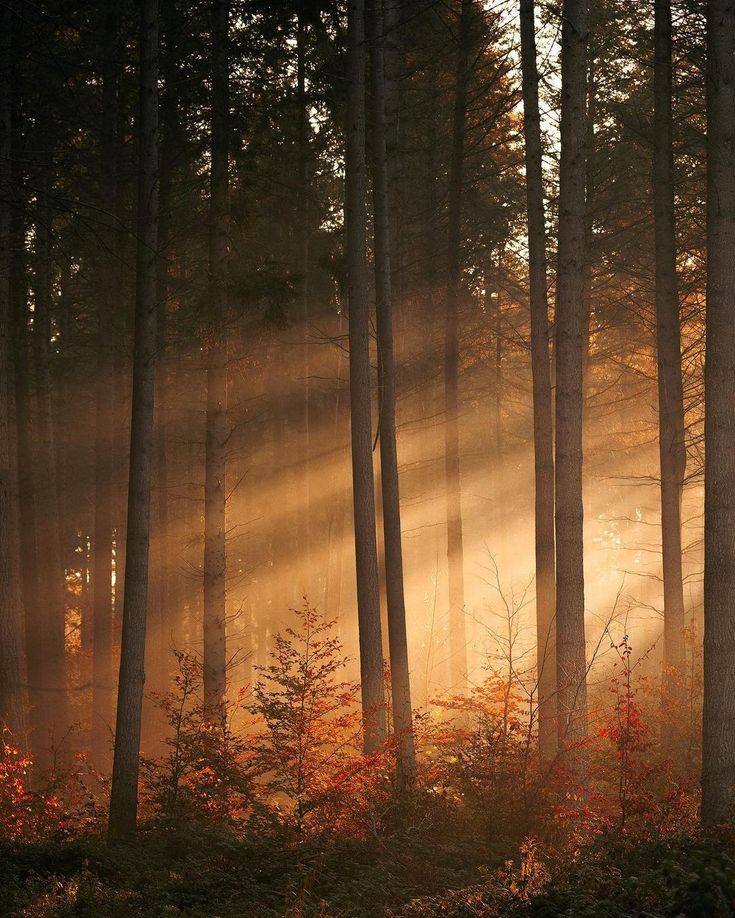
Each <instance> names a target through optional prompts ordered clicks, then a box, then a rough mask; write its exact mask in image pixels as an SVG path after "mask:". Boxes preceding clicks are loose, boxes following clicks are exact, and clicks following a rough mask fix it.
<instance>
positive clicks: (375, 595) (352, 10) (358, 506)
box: [345, 0, 386, 752]
mask: <svg viewBox="0 0 735 918" xmlns="http://www.w3.org/2000/svg"><path fill="white" fill-rule="evenodd" d="M347 79H348V95H347V151H346V202H345V210H346V214H345V216H346V222H347V243H346V244H347V282H348V299H349V318H350V324H349V345H350V427H351V435H352V497H353V508H354V520H355V565H356V575H357V616H358V629H359V644H360V677H361V682H362V712H363V727H364V731H365V736H364V741H365V750H366V752H372V751H374V750H375V748H376V747H377V746H378V745H379V744H380V742H382V740H383V739H384V738H385V736H386V716H385V704H384V701H385V698H384V690H383V645H382V637H381V623H380V587H379V582H378V550H377V540H376V533H375V485H374V481H373V454H372V412H371V397H370V389H371V385H370V317H369V306H368V277H367V252H366V235H365V233H366V227H365V220H366V213H365V196H366V187H367V181H366V179H367V176H366V164H365V3H364V0H349V2H348V5H347Z"/></svg>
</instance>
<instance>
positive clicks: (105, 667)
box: [92, 0, 120, 771]
mask: <svg viewBox="0 0 735 918" xmlns="http://www.w3.org/2000/svg"><path fill="white" fill-rule="evenodd" d="M117 35H118V19H117V4H116V3H115V2H114V0H107V3H106V4H105V9H104V23H103V42H102V55H103V58H102V59H103V64H102V124H101V131H100V133H101V137H100V141H101V142H100V166H101V181H100V207H101V211H102V213H105V214H107V215H108V216H107V219H106V220H105V228H104V232H105V236H106V243H107V246H106V248H107V251H108V252H110V253H112V254H111V256H110V257H108V258H101V259H100V262H99V281H98V288H99V291H100V300H99V306H98V311H97V379H96V391H95V459H94V479H95V500H94V540H93V545H92V551H93V562H92V563H93V569H92V603H93V610H94V611H93V616H92V620H93V624H92V761H93V762H94V764H95V766H96V767H97V768H98V769H100V770H102V771H107V770H108V769H109V765H110V748H111V735H112V717H113V710H114V697H115V689H114V679H113V673H112V668H113V664H112V528H113V522H112V494H113V477H112V472H113V468H112V456H113V428H112V419H113V412H114V401H113V363H112V358H113V354H112V348H111V345H110V324H111V321H112V316H113V314H114V310H115V299H116V297H117V296H118V291H119V289H120V287H119V272H118V270H117V255H116V253H117V252H118V232H117V219H118V216H117V200H118V140H117V120H118V101H117V93H118V81H119V63H118V55H119V49H118V39H117Z"/></svg>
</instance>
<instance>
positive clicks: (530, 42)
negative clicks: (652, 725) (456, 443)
mask: <svg viewBox="0 0 735 918" xmlns="http://www.w3.org/2000/svg"><path fill="white" fill-rule="evenodd" d="M520 13H521V69H522V73H523V137H524V140H525V149H526V156H525V159H526V207H527V216H528V267H529V293H530V308H531V376H532V380H533V451H534V482H535V490H536V494H535V504H534V521H535V536H536V541H535V549H536V667H537V679H538V689H537V690H538V730H539V752H540V755H541V760H542V761H544V762H549V761H551V760H552V759H553V758H554V755H555V754H556V727H555V723H556V694H555V692H556V620H555V616H556V574H555V561H554V429H553V421H552V401H551V369H550V364H549V303H548V297H547V278H546V219H545V215H544V185H543V168H542V148H541V118H540V115H539V101H538V82H539V79H538V69H537V63H536V25H535V16H534V0H520Z"/></svg>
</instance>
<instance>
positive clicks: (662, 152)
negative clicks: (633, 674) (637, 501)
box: [653, 0, 686, 753]
mask: <svg viewBox="0 0 735 918" xmlns="http://www.w3.org/2000/svg"><path fill="white" fill-rule="evenodd" d="M654 45H655V52H654V77H653V82H654V87H653V97H654V130H653V201H654V226H655V246H656V347H657V351H658V415H659V457H660V467H661V545H662V550H663V576H664V689H665V690H666V694H667V696H668V698H669V701H668V703H676V702H677V701H679V702H681V701H682V700H683V699H682V698H681V691H680V687H681V686H682V684H683V681H682V679H683V676H684V668H685V665H686V649H685V646H684V624H685V622H684V583H683V579H682V557H681V500H682V493H683V489H684V474H685V472H686V446H685V442H684V393H683V387H682V377H681V331H680V319H679V294H678V289H677V277H676V222H675V217H674V153H673V146H672V143H673V139H672V132H673V125H672V116H671V96H672V79H673V73H672V59H671V2H670V0H656V3H655V28H654ZM668 733H669V734H672V730H671V729H670V730H669V731H668ZM663 739H664V745H665V747H666V748H667V750H668V752H669V753H673V752H674V751H675V750H674V748H673V744H674V742H675V739H676V737H675V735H665V736H664V737H663Z"/></svg>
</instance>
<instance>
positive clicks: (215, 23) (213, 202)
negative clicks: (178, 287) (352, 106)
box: [204, 0, 230, 706]
mask: <svg viewBox="0 0 735 918" xmlns="http://www.w3.org/2000/svg"><path fill="white" fill-rule="evenodd" d="M228 20H229V2H228V0H214V2H213V4H212V103H211V104H212V166H211V174H210V209H209V293H210V304H211V310H212V313H211V325H210V329H209V335H208V338H209V340H208V347H207V433H206V458H205V481H204V695H205V698H206V700H207V704H209V705H210V706H216V705H219V704H221V702H222V701H223V699H224V694H225V682H226V676H225V668H226V666H225V663H226V661H225V624H226V623H225V612H226V586H225V574H226V567H227V543H226V532H225V509H226V508H225V502H226V494H225V475H226V456H225V450H226V448H227V339H226V335H225V325H226V322H227V189H228V176H227V171H228V161H229V154H228V130H229V128H228V123H229V117H228V110H229V104H230V103H229V74H228V71H229V61H228V28H229V24H228Z"/></svg>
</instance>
